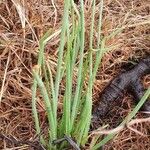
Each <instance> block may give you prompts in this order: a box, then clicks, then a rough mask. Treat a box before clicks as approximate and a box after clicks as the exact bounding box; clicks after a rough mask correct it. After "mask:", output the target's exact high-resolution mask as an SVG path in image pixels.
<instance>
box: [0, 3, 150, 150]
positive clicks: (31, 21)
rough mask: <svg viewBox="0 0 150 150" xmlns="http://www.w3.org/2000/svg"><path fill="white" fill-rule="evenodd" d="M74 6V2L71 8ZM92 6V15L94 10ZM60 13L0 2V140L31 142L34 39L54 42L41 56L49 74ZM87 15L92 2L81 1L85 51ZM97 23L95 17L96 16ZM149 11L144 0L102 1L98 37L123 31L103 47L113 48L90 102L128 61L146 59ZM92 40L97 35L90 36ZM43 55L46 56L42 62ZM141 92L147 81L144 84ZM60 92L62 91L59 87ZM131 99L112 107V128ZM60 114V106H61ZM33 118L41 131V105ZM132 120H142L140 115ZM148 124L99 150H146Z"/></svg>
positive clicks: (46, 6) (56, 8)
mask: <svg viewBox="0 0 150 150" xmlns="http://www.w3.org/2000/svg"><path fill="white" fill-rule="evenodd" d="M76 3H77V4H78V5H79V2H78V1H77V2H76ZM98 5H99V3H97V6H96V9H98ZM62 12H63V0H56V1H54V0H51V1H47V0H42V1H39V0H33V1H29V0H21V1H19V0H12V1H11V0H2V1H1V2H0V134H4V135H6V136H7V135H8V136H13V137H14V138H15V139H17V140H18V141H19V140H24V141H26V140H31V141H32V140H34V137H35V128H34V122H33V118H32V110H31V85H32V81H33V80H32V67H33V66H34V65H35V64H36V63H37V52H38V44H39V43H38V42H39V38H40V37H41V36H42V35H43V34H44V33H45V32H46V31H47V30H48V29H50V28H51V29H52V32H53V33H57V32H58V34H56V36H54V37H53V38H52V40H50V41H49V43H48V44H47V46H46V50H45V53H46V54H47V55H49V57H48V58H47V60H48V61H50V62H51V63H52V64H53V66H54V68H53V73H55V66H56V62H57V48H58V44H59V33H60V32H59V31H60V29H61V19H62ZM90 15H91V0H85V17H86V19H85V20H86V22H85V24H86V45H85V47H88V40H89V37H88V35H89V28H90V21H91V20H90ZM96 17H97V15H96ZM148 21H149V22H150V6H149V2H148V1H147V0H132V1H130V0H106V1H105V3H104V14H103V22H102V24H103V27H102V35H103V36H106V35H108V34H109V33H111V32H112V31H113V30H114V29H116V28H119V27H121V26H129V27H126V28H125V29H124V30H123V32H122V33H121V34H119V35H118V36H116V37H115V38H113V39H111V40H109V41H107V46H108V47H110V46H115V47H114V48H113V50H112V51H110V52H108V53H107V54H105V56H104V57H103V60H102V65H101V67H100V70H99V72H98V74H97V77H96V81H95V85H94V90H93V91H94V92H93V101H97V100H98V94H99V93H100V92H102V90H103V89H104V87H105V86H106V85H107V84H108V83H109V81H110V80H111V79H112V78H113V77H114V76H115V75H117V74H118V73H119V72H120V70H122V69H123V68H122V66H123V64H127V62H128V60H138V59H139V58H142V57H144V56H145V55H147V54H150V37H149V35H150V25H149V24H148V23H147V22H148ZM95 24H96V23H95ZM94 35H95V37H97V33H96V30H95V33H94ZM47 55H46V56H47ZM144 84H145V86H146V87H148V86H149V84H150V76H147V77H145V78H144ZM62 88H63V85H62ZM131 99H132V98H131V97H130V96H128V97H125V98H124V100H123V103H122V107H121V108H120V107H118V108H119V109H118V108H117V107H116V108H117V109H116V110H117V111H115V110H114V111H115V112H116V116H115V114H114V115H113V117H111V119H110V118H107V122H110V123H111V124H112V126H116V124H117V123H119V122H118V120H117V119H116V118H118V116H119V117H120V119H121V118H123V117H125V115H127V113H128V112H129V111H130V110H131V107H133V105H131V103H130V102H131ZM60 108H61V106H60ZM38 112H39V114H40V121H41V127H42V129H43V130H44V129H45V128H46V127H47V120H46V114H45V109H44V105H43V102H42V99H41V97H40V94H39V97H38ZM137 118H143V115H141V114H139V115H138V116H137ZM149 120H150V119H149V118H148V119H145V120H142V119H141V120H135V122H132V124H130V125H129V126H127V127H125V128H123V130H122V131H121V132H120V133H119V134H118V135H117V136H116V137H115V138H114V139H113V140H112V141H111V142H109V143H108V144H107V145H105V147H104V149H106V150H111V149H117V150H128V149H132V150H138V149H142V150H148V149H150V132H149V131H150V121H149ZM7 148H8V149H11V148H14V149H20V150H21V149H30V148H29V146H28V145H25V144H24V145H22V144H21V145H16V144H14V143H13V142H10V141H8V140H7V139H6V138H2V137H1V136H0V149H7Z"/></svg>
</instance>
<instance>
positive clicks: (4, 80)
mask: <svg viewBox="0 0 150 150" xmlns="http://www.w3.org/2000/svg"><path fill="white" fill-rule="evenodd" d="M9 63H10V53H9V55H8V58H7V63H6V68H5V71H4V77H3V81H2V86H1V90H0V104H1V101H2V97H3V93H4V86H5V82H6V77H7V70H8V65H9Z"/></svg>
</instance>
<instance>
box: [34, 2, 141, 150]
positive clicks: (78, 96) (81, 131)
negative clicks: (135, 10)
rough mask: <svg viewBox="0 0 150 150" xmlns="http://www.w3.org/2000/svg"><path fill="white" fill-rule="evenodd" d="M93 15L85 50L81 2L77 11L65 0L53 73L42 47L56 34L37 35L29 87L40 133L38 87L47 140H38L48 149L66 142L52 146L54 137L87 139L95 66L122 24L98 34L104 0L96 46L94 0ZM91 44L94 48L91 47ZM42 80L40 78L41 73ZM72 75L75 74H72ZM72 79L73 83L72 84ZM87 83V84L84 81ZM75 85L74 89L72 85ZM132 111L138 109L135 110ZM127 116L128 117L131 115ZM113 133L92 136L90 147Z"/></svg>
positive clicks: (36, 125)
mask: <svg viewBox="0 0 150 150" xmlns="http://www.w3.org/2000/svg"><path fill="white" fill-rule="evenodd" d="M92 2H93V5H92V17H91V28H90V41H89V43H90V44H89V49H87V50H86V51H85V46H84V45H85V20H84V4H83V0H80V11H78V9H77V8H76V5H75V3H74V1H73V0H65V2H64V14H63V19H62V28H61V36H60V45H59V48H58V60H57V67H56V70H57V71H56V75H55V76H54V74H53V72H52V70H51V64H50V63H49V62H48V61H46V59H45V55H44V48H45V45H46V44H47V42H48V41H49V40H50V39H51V38H52V37H53V36H54V35H55V34H56V33H55V32H54V33H53V31H51V30H49V31H47V33H45V35H44V36H43V37H42V38H41V39H40V42H39V55H38V63H37V66H35V67H34V69H33V77H34V83H33V87H32V110H33V115H34V119H35V127H36V131H37V134H40V132H41V129H40V122H39V119H38V112H37V109H36V91H37V87H39V89H40V92H41V95H42V96H43V101H44V102H45V108H46V112H47V118H48V123H49V142H48V143H46V142H45V140H44V139H43V137H41V142H42V143H43V144H45V145H46V146H48V148H49V149H62V147H65V146H66V143H62V145H61V146H54V145H53V144H52V142H53V140H56V139H58V138H61V137H63V136H64V134H65V135H67V136H71V137H73V138H75V140H76V141H77V144H78V145H83V146H84V144H85V143H86V142H87V140H88V133H89V127H90V122H91V112H92V88H93V84H94V80H95V76H96V73H97V70H98V68H99V66H100V62H101V59H102V57H103V54H104V53H105V52H107V51H108V50H111V49H112V48H113V47H109V48H107V47H106V44H105V42H106V40H108V39H110V38H112V37H114V36H115V35H116V34H118V33H120V32H121V31H122V29H123V28H119V29H116V30H115V31H114V32H112V33H111V34H110V35H109V36H107V37H101V24H102V12H103V0H101V3H100V8H99V21H98V37H97V46H96V47H94V46H93V31H94V21H95V19H94V18H95V0H93V1H92ZM93 47H94V48H93ZM41 76H42V77H44V78H45V81H42V77H41ZM74 77H75V78H74ZM62 79H63V81H65V93H64V95H63V113H62V116H61V117H58V115H57V108H58V101H59V94H60V93H59V92H60V90H61V89H60V83H61V81H62ZM74 82H75V83H76V84H74ZM84 83H86V86H85V84H84ZM74 86H75V90H73V87H74ZM138 109H139V107H138ZM138 109H136V111H134V113H132V114H131V116H132V117H133V114H134V115H135V113H136V112H137V110H138ZM131 116H130V117H129V118H130V119H131V118H132V117H131ZM112 137H113V136H112V135H108V137H106V138H105V139H104V140H103V141H101V142H100V143H98V144H96V145H95V143H96V142H97V139H98V138H97V137H96V138H95V141H94V144H93V146H91V149H97V148H98V147H100V146H102V145H103V144H104V143H106V142H107V141H108V140H109V139H111V138H112Z"/></svg>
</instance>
